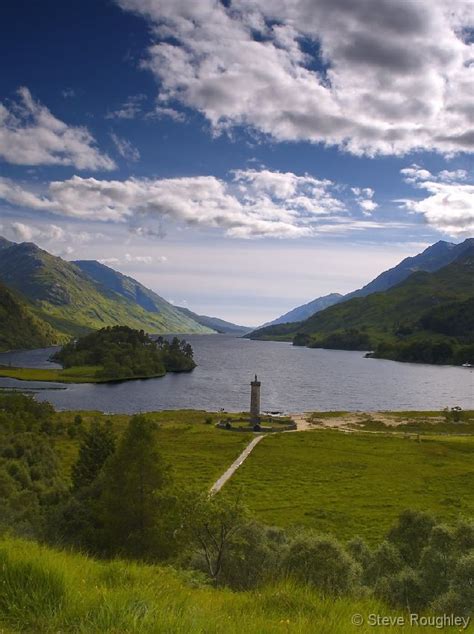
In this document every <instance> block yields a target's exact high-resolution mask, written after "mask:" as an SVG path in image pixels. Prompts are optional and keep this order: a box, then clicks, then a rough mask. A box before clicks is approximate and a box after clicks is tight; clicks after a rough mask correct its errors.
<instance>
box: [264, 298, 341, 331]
mask: <svg viewBox="0 0 474 634" xmlns="http://www.w3.org/2000/svg"><path fill="white" fill-rule="evenodd" d="M343 298H344V296H343V295H341V294H340V293H331V294H330V295H324V296H323V297H318V298H317V299H313V301H311V302H308V303H307V304H303V305H302V306H297V307H296V308H293V310H290V311H289V312H288V313H285V314H284V315H281V317H278V318H277V319H274V320H273V321H270V322H268V323H266V324H264V326H263V327H265V326H276V325H277V324H287V323H290V322H293V323H294V322H296V321H304V320H305V319H308V318H309V317H311V316H312V315H314V314H315V313H317V312H319V311H320V310H324V309H325V308H329V306H333V305H334V304H337V303H339V302H340V301H342V300H343Z"/></svg>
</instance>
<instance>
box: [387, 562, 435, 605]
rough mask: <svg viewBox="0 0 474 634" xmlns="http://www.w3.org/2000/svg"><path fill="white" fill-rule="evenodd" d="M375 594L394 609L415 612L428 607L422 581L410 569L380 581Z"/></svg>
mask: <svg viewBox="0 0 474 634" xmlns="http://www.w3.org/2000/svg"><path fill="white" fill-rule="evenodd" d="M375 594H376V596H377V597H378V598H380V599H382V600H383V601H385V602H386V603H387V604H388V605H389V606H391V607H394V608H395V607H402V608H405V609H407V610H408V611H413V610H419V609H421V608H423V607H425V605H426V598H425V593H424V588H423V583H422V580H421V579H420V576H419V575H418V573H417V572H416V571H415V570H412V569H411V568H408V567H407V568H404V569H403V570H402V571H401V572H399V573H398V574H397V575H395V576H393V577H385V578H384V579H383V580H382V581H379V583H378V584H377V586H376V588H375Z"/></svg>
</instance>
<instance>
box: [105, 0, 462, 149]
mask: <svg viewBox="0 0 474 634" xmlns="http://www.w3.org/2000/svg"><path fill="white" fill-rule="evenodd" d="M116 2H117V3H118V4H119V5H120V6H121V7H122V9H124V10H127V11H132V12H135V13H137V14H139V15H141V16H143V17H144V18H146V19H147V20H148V21H149V23H150V24H151V27H152V32H153V42H152V43H151V45H150V46H149V48H148V51H147V52H146V57H145V59H144V61H143V65H144V66H145V67H147V68H148V69H150V70H151V71H152V73H153V74H154V75H155V77H156V78H157V80H158V82H159V86H160V89H159V99H160V102H161V104H163V107H165V106H166V103H167V102H168V103H170V102H171V101H179V102H181V103H182V104H184V105H185V106H187V107H189V108H193V109H195V110H198V111H199V112H201V113H202V114H203V115H204V116H205V117H206V118H207V120H208V121H209V122H210V123H211V125H212V127H213V129H214V131H215V132H216V133H218V132H220V131H222V130H223V129H228V128H229V127H230V126H234V125H245V126H250V127H251V128H253V129H256V130H258V131H259V132H261V133H264V134H268V135H270V136H271V137H273V138H274V139H276V140H279V141H299V140H305V141H311V142H317V143H324V144H330V145H337V146H339V147H342V148H344V149H346V150H348V151H350V152H352V153H354V154H367V155H375V154H397V155H399V154H404V153H406V152H410V151H412V150H417V149H425V150H434V151H438V152H442V153H453V152H459V151H472V150H473V149H474V134H473V133H472V117H473V115H474V110H473V106H472V85H473V79H474V77H473V74H474V64H473V59H474V46H473V44H472V43H471V42H470V41H469V38H468V37H467V36H466V34H467V33H469V28H470V27H471V28H472V27H473V26H474V12H473V11H472V3H469V2H467V1H466V0H452V1H451V2H449V3H446V2H445V1H444V0H360V1H358V2H349V1H348V0H318V1H317V2H314V0H232V1H231V2H216V1H215V0H200V1H199V2H186V1H185V0H116Z"/></svg>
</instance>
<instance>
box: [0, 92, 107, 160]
mask: <svg viewBox="0 0 474 634" xmlns="http://www.w3.org/2000/svg"><path fill="white" fill-rule="evenodd" d="M18 95H19V101H17V102H15V103H13V104H11V106H10V108H7V106H5V105H4V104H2V103H0V157H1V158H3V160H5V161H7V162H8V163H13V164H15V165H72V166H74V167H76V168H77V169H80V170H83V169H91V170H111V169H114V167H115V163H114V162H113V161H112V159H111V158H109V157H108V156H107V155H106V154H102V153H101V152H100V151H99V150H98V149H97V147H96V143H95V140H94V137H93V136H92V135H91V134H90V132H89V131H88V130H87V128H84V127H75V126H68V125H67V124H66V123H64V122H63V121H61V120H59V119H57V118H56V117H55V116H54V115H53V114H52V113H51V112H50V111H49V110H48V109H47V108H46V107H45V106H43V105H41V104H40V103H38V102H36V101H34V99H33V98H32V96H31V93H30V91H29V90H28V89H27V88H20V89H19V90H18Z"/></svg>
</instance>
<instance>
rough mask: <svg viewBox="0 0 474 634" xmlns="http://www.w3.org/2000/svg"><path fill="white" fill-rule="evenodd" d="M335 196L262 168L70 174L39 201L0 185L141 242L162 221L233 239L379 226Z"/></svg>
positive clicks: (5, 191) (1, 189) (309, 181)
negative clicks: (155, 175) (157, 174)
mask: <svg viewBox="0 0 474 634" xmlns="http://www.w3.org/2000/svg"><path fill="white" fill-rule="evenodd" d="M339 190H340V187H339V186H337V185H336V184H334V183H333V182H331V181H329V180H319V179H317V178H315V177H313V176H311V175H309V174H305V175H297V174H294V173H292V172H272V171H270V170H267V169H261V170H254V169H247V170H235V171H234V172H232V173H231V175H230V178H229V179H228V180H222V179H218V178H216V177H214V176H193V177H182V178H163V179H139V178H129V179H127V180H124V181H118V180H116V181H108V180H98V179H95V178H81V177H79V176H74V177H73V178H71V179H69V180H65V181H54V182H52V183H50V184H49V187H48V189H47V191H46V193H45V194H43V195H38V194H37V193H34V192H32V191H28V190H26V189H24V188H22V187H20V186H19V185H17V184H16V183H14V182H12V181H11V180H8V179H0V198H3V199H4V200H6V201H7V202H9V203H11V204H13V205H17V206H23V207H28V208H30V209H36V210H39V211H49V212H53V213H56V214H59V215H61V216H68V217H71V218H75V219H80V220H85V221H86V220H87V221H102V222H104V221H109V222H114V223H122V224H127V225H128V226H129V228H130V230H131V231H132V232H133V233H135V234H137V235H142V236H144V235H152V234H153V235H162V234H163V230H162V227H161V223H163V221H165V220H171V221H173V222H176V223H178V224H180V225H184V226H188V227H195V228H202V229H220V230H222V231H224V232H225V233H226V235H228V236H231V237H234V238H253V237H273V238H300V237H305V236H312V235H314V234H316V233H318V232H319V231H324V232H329V231H330V227H331V226H332V227H333V229H334V231H335V232H336V233H340V231H341V228H342V227H343V226H345V227H346V229H350V228H351V227H353V228H355V229H357V230H360V229H362V228H364V227H366V228H380V227H382V226H384V225H382V224H381V223H372V222H367V223H366V224H364V222H365V221H358V222H357V223H356V222H355V221H354V219H353V218H351V217H350V215H349V212H348V211H347V208H346V204H345V202H344V201H343V200H342V199H341V198H340V197H339V194H338V192H339ZM360 191H361V192H362V196H363V197H365V198H362V199H361V200H363V201H364V200H366V201H370V199H371V197H372V196H373V190H371V189H369V188H365V189H363V190H360ZM359 204H360V203H359ZM374 204H375V203H374ZM150 223H160V224H159V229H158V230H156V229H155V228H154V227H152V229H150ZM387 226H388V225H387Z"/></svg>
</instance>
